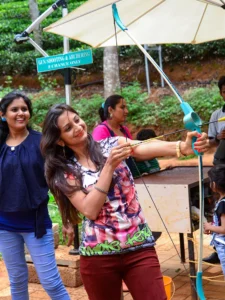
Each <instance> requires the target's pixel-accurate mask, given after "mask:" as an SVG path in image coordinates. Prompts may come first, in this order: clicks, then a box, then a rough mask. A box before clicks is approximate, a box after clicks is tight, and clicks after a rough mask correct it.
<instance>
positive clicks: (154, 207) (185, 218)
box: [135, 167, 210, 300]
mask: <svg viewBox="0 0 225 300" xmlns="http://www.w3.org/2000/svg"><path fill="white" fill-rule="evenodd" d="M209 169H210V167H204V168H203V173H204V186H209V179H208V175H207V172H208V170H209ZM198 177H199V175H198V167H176V168H174V169H170V170H164V171H161V172H158V173H154V174H150V175H147V176H144V177H142V178H138V179H135V185H136V189H137V193H138V199H139V202H140V204H141V206H142V209H143V211H144V215H145V217H146V220H147V222H148V224H149V227H150V228H151V230H152V231H161V232H164V231H167V230H168V232H170V233H175V232H177V233H179V235H180V252H181V261H182V262H185V250H184V236H183V234H187V235H188V237H189V238H193V230H194V229H193V226H192V219H191V202H192V201H191V199H192V196H193V192H196V189H198V186H199V182H198V181H199V178H198ZM151 198H152V199H153V201H154V203H155V204H154V203H153V201H152V199H151ZM157 211H159V213H160V215H161V217H162V220H163V221H162V220H161V218H160V216H159V213H158V212H157ZM166 228H167V230H166ZM188 253H189V259H190V260H193V261H194V260H195V256H194V246H193V243H192V242H191V241H189V240H188ZM190 274H191V275H193V276H195V275H196V271H195V264H194V263H190ZM192 283H193V284H192V299H194V300H195V299H197V295H196V291H195V280H194V279H193V281H192Z"/></svg>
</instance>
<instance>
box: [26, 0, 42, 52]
mask: <svg viewBox="0 0 225 300" xmlns="http://www.w3.org/2000/svg"><path fill="white" fill-rule="evenodd" d="M29 11H30V17H31V21H32V22H34V21H35V20H36V19H37V18H38V17H39V9H38V4H37V0H29ZM34 41H35V42H36V43H37V44H38V45H39V46H40V47H42V31H41V28H40V26H39V25H38V26H37V27H36V29H35V30H34Z"/></svg>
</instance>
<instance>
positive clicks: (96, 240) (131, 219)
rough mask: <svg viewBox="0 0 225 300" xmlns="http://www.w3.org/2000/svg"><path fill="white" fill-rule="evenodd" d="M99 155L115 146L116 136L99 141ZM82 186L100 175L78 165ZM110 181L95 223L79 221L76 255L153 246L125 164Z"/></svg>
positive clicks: (96, 179) (105, 153)
mask: <svg viewBox="0 0 225 300" xmlns="http://www.w3.org/2000/svg"><path fill="white" fill-rule="evenodd" d="M99 143H100V147H101V149H102V153H103V155H104V156H105V157H108V155H109V153H110V151H111V148H113V147H115V146H117V143H118V137H112V138H108V139H105V140H101V141H99ZM74 161H75V164H76V166H77V167H78V168H79V169H80V170H81V173H82V179H83V187H84V188H85V189H86V190H87V191H90V190H92V189H93V187H94V185H95V184H96V183H97V181H98V178H99V175H100V172H99V171H91V170H88V169H87V168H85V167H83V166H81V165H80V164H79V162H78V161H77V160H76V159H75V158H74ZM113 178H114V182H113V185H112V187H111V188H110V190H109V192H108V195H107V198H106V201H105V203H104V205H103V207H102V209H101V211H100V213H99V216H98V218H97V219H96V220H94V221H92V220H89V219H87V218H84V220H83V230H82V237H81V244H80V254H81V255H85V256H91V255H110V254H120V253H124V252H128V251H133V250H137V249H140V248H144V247H152V246H154V244H155V242H154V238H153V235H152V232H151V230H150V229H149V227H148V225H147V223H146V221H145V218H144V215H143V212H142V209H141V206H140V204H139V202H138V199H137V193H136V191H135V185H134V180H133V177H132V174H131V172H130V170H129V168H128V167H127V165H126V163H125V162H122V163H121V164H120V165H119V166H118V167H117V168H116V169H115V171H114V176H113Z"/></svg>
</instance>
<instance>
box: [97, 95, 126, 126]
mask: <svg viewBox="0 0 225 300" xmlns="http://www.w3.org/2000/svg"><path fill="white" fill-rule="evenodd" d="M121 99H123V97H122V96H121V95H111V96H109V97H108V98H107V99H106V100H105V103H104V107H102V106H101V107H100V108H99V110H98V113H99V116H100V119H101V121H102V122H104V121H105V120H107V119H109V107H112V108H113V109H115V107H116V105H117V104H118V103H119V102H120V100H121Z"/></svg>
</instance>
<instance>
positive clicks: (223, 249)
mask: <svg viewBox="0 0 225 300" xmlns="http://www.w3.org/2000/svg"><path fill="white" fill-rule="evenodd" d="M213 245H214V247H215V248H216V251H217V253H218V257H219V260H220V264H221V267H222V270H223V275H224V276H225V245H224V244H222V243H219V242H217V241H216V240H214V241H213Z"/></svg>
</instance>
